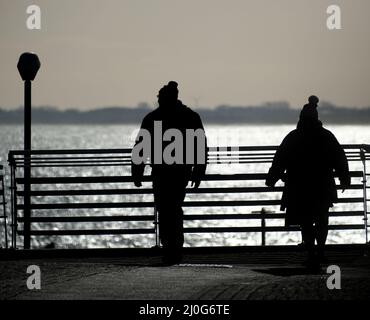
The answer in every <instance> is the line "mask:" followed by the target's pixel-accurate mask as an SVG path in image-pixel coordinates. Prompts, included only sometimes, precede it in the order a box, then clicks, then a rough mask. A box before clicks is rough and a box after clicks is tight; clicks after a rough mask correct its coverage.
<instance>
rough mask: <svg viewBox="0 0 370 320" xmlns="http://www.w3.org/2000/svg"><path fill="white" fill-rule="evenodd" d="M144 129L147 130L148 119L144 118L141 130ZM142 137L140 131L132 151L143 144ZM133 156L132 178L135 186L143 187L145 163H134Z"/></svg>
mask: <svg viewBox="0 0 370 320" xmlns="http://www.w3.org/2000/svg"><path fill="white" fill-rule="evenodd" d="M143 129H144V130H147V121H146V118H144V120H143V122H142V123H141V127H140V130H143ZM140 137H142V135H141V134H140V131H139V133H138V135H137V137H136V140H135V145H134V147H133V148H132V150H134V149H135V148H137V147H138V144H139V143H140V142H141V139H140ZM133 154H134V152H131V176H132V178H133V180H134V184H135V186H136V187H141V186H142V184H141V182H142V180H143V175H144V169H145V163H144V162H142V161H141V162H140V163H137V161H134V159H133Z"/></svg>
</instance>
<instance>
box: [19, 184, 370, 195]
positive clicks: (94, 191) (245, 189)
mask: <svg viewBox="0 0 370 320" xmlns="http://www.w3.org/2000/svg"><path fill="white" fill-rule="evenodd" d="M283 189H284V187H275V188H270V187H214V188H197V189H194V188H187V189H186V193H188V194H192V193H196V194H198V193H260V192H281V191H283ZM347 189H348V190H349V189H350V190H362V189H363V186H362V185H361V184H356V185H351V186H350V187H348V188H347ZM337 190H341V186H337ZM152 193H153V189H152V188H143V189H141V188H140V189H88V190H87V189H86V190H81V189H79V190H39V191H31V196H90V195H91V196H92V195H130V194H152ZM16 194H17V196H20V197H23V196H24V191H22V190H21V191H17V192H16Z"/></svg>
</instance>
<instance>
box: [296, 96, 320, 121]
mask: <svg viewBox="0 0 370 320" xmlns="http://www.w3.org/2000/svg"><path fill="white" fill-rule="evenodd" d="M318 103H319V98H318V97H316V96H310V97H309V98H308V103H307V104H305V105H304V106H303V109H302V111H301V113H300V115H299V119H300V120H314V121H317V120H319V114H318V112H317V104H318Z"/></svg>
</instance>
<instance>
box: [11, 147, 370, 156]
mask: <svg viewBox="0 0 370 320" xmlns="http://www.w3.org/2000/svg"><path fill="white" fill-rule="evenodd" d="M277 148H278V146H226V147H225V146H209V147H208V150H209V151H211V152H212V151H220V150H222V151H233V150H236V149H237V150H240V151H259V150H261V151H266V150H276V149H277ZM342 148H343V149H349V150H353V149H365V150H367V151H368V150H370V145H368V144H342ZM131 150H132V148H118V149H115V148H113V149H45V150H32V151H31V154H79V153H80V154H89V153H96V154H101V153H131ZM24 152H25V151H24V150H11V151H9V153H11V154H14V155H19V154H24Z"/></svg>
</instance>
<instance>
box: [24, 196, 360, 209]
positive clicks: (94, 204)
mask: <svg viewBox="0 0 370 320" xmlns="http://www.w3.org/2000/svg"><path fill="white" fill-rule="evenodd" d="M356 202H360V203H362V202H363V198H340V199H338V203H356ZM280 204H281V201H280V200H223V201H185V202H184V205H183V206H184V207H230V206H235V207H244V206H259V205H280ZM150 207H154V202H152V201H146V202H80V203H37V204H31V205H30V208H31V209H39V210H45V209H94V208H96V209H98V208H150ZM17 208H18V209H19V210H23V209H24V205H23V204H20V205H18V206H17Z"/></svg>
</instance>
